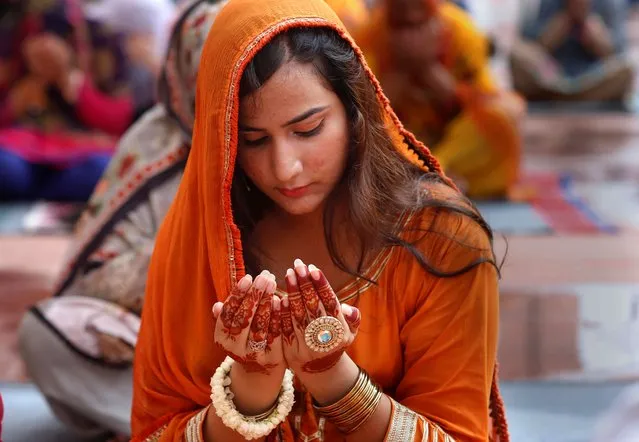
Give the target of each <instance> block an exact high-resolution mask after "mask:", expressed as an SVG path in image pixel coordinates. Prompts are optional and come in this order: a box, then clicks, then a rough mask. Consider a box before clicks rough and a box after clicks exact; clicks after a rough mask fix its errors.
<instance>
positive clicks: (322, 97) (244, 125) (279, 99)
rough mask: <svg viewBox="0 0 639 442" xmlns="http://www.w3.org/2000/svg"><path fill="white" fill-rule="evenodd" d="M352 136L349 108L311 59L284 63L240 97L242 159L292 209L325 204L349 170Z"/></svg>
mask: <svg viewBox="0 0 639 442" xmlns="http://www.w3.org/2000/svg"><path fill="white" fill-rule="evenodd" d="M348 139H349V130H348V119H347V116H346V109H345V108H344V106H343V105H342V102H341V101H340V99H339V97H338V96H337V95H336V94H335V93H334V92H333V91H331V90H330V89H329V88H328V87H327V86H326V85H325V83H324V82H323V81H322V80H321V79H320V77H319V75H318V74H317V72H316V71H315V69H314V68H313V66H312V65H311V64H299V63H297V62H288V63H286V64H284V65H283V66H282V67H281V68H280V69H279V70H278V71H277V72H276V73H275V74H274V75H273V76H272V77H271V78H270V79H269V80H268V81H267V82H266V83H265V84H264V85H263V86H262V87H261V88H260V89H258V90H257V91H256V92H254V93H253V94H252V95H249V96H247V97H245V98H243V99H242V101H241V103H240V124H239V149H238V162H239V165H240V167H241V168H242V170H243V171H244V173H246V175H247V176H248V177H249V178H250V179H251V181H252V182H253V183H254V184H255V185H256V186H257V187H258V188H259V189H260V190H261V191H262V192H264V194H266V195H267V196H268V197H269V198H270V199H271V200H273V201H274V202H275V203H276V204H277V205H278V206H279V207H280V208H281V209H282V210H284V211H285V212H287V213H289V214H291V215H306V214H309V213H312V212H314V211H316V210H317V209H319V208H320V207H321V206H322V204H323V203H324V201H325V200H326V198H327V197H328V195H329V193H330V192H331V191H332V190H333V189H334V188H335V186H336V184H337V183H338V182H339V180H340V178H341V177H342V174H343V173H344V169H345V167H346V158H347V154H348Z"/></svg>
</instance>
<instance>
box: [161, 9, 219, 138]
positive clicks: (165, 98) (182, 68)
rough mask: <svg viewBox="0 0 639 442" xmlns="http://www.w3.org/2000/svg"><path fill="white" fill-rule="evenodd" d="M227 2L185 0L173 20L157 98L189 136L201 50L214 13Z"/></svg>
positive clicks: (191, 128) (193, 116)
mask: <svg viewBox="0 0 639 442" xmlns="http://www.w3.org/2000/svg"><path fill="white" fill-rule="evenodd" d="M225 3H226V2H218V3H213V4H210V3H207V2H201V1H196V2H188V3H187V4H186V5H185V6H184V12H183V13H182V15H181V18H180V19H179V20H178V21H177V22H176V26H175V29H174V31H173V35H172V36H171V41H170V43H169V48H168V52H167V58H166V64H165V68H164V72H163V74H162V77H161V79H160V91H159V95H160V102H161V103H162V104H163V105H164V107H165V108H166V109H167V111H168V112H169V114H170V115H171V116H172V117H173V118H175V120H176V121H177V122H178V123H179V124H180V126H181V127H182V129H183V130H184V132H185V134H186V135H187V136H188V138H189V139H190V137H191V132H192V130H193V120H194V119H195V112H194V110H195V81H196V80H197V71H198V66H199V64H200V54H201V53H202V47H203V46H204V41H205V40H206V36H207V34H208V31H209V29H210V28H211V25H212V24H213V20H214V19H215V16H216V15H217V13H218V12H219V10H220V9H222V7H223V5H224V4H225Z"/></svg>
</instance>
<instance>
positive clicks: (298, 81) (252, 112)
mask: <svg viewBox="0 0 639 442" xmlns="http://www.w3.org/2000/svg"><path fill="white" fill-rule="evenodd" d="M337 99H338V98H337V96H336V95H335V94H334V93H333V91H332V90H331V89H330V88H329V87H328V85H327V84H326V82H325V81H324V80H323V78H321V76H320V74H319V73H318V72H317V71H316V70H315V68H314V67H313V65H312V64H310V63H303V64H302V63H298V62H295V61H290V62H287V63H285V64H283V65H282V66H281V67H280V68H279V69H278V70H277V71H276V72H275V73H274V74H273V76H272V77H271V78H269V79H268V81H267V82H266V83H265V84H264V85H262V87H261V88H259V89H258V90H257V91H255V92H254V93H253V94H251V95H248V96H247V97H245V98H243V99H242V101H241V102H240V119H242V120H243V121H249V120H250V121H252V122H255V123H257V122H260V121H263V122H265V124H266V123H268V122H271V121H272V122H273V123H275V122H279V123H282V122H285V121H288V120H290V119H291V118H294V117H296V116H298V115H299V114H300V113H301V112H305V111H307V110H308V109H310V108H312V107H316V106H326V105H328V104H331V103H332V102H334V101H335V100H337ZM280 120H281V121H280Z"/></svg>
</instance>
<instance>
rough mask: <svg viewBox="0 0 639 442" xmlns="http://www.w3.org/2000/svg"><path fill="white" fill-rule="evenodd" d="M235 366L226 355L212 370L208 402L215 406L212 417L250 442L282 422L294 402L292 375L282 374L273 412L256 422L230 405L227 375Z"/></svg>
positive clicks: (230, 396) (230, 393) (230, 394)
mask: <svg viewBox="0 0 639 442" xmlns="http://www.w3.org/2000/svg"><path fill="white" fill-rule="evenodd" d="M234 363H235V361H234V360H233V358H231V357H229V356H227V357H226V359H224V361H223V362H222V363H221V364H220V366H219V367H218V368H217V369H216V370H215V374H214V375H213V377H211V402H212V403H213V406H214V407H215V414H217V415H218V416H219V417H220V419H222V422H223V423H224V425H226V426H227V427H229V428H230V429H232V430H234V431H236V432H237V433H239V434H241V435H242V436H243V437H244V438H245V439H248V440H253V439H259V438H261V437H264V436H267V435H268V434H269V433H270V432H271V431H273V430H274V429H275V428H276V427H277V426H278V425H279V424H281V423H282V422H284V419H286V416H288V414H289V413H290V412H291V409H292V408H293V403H294V402H295V390H294V387H293V372H291V371H290V370H288V369H287V370H286V372H285V373H284V380H283V381H282V390H281V391H280V395H279V396H278V398H277V404H276V406H274V407H273V410H272V411H271V412H270V413H269V414H268V415H267V416H266V417H264V418H262V417H261V416H260V417H259V419H256V417H254V416H253V417H251V416H244V415H243V414H241V413H240V412H239V411H237V409H236V408H235V404H234V403H233V393H232V392H231V389H230V385H231V378H230V377H229V372H230V371H231V366H232V365H233V364H234Z"/></svg>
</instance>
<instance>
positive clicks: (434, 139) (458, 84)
mask: <svg viewBox="0 0 639 442" xmlns="http://www.w3.org/2000/svg"><path fill="white" fill-rule="evenodd" d="M355 40H356V41H357V42H358V44H359V45H360V47H361V48H362V50H363V51H364V54H365V55H366V59H367V60H368V62H369V64H370V65H371V67H372V69H373V71H374V72H375V73H376V75H377V77H378V78H379V79H380V82H381V83H382V86H383V88H384V92H385V93H386V95H387V96H388V98H389V99H390V101H391V104H392V105H393V108H394V109H395V110H396V112H397V114H398V116H399V117H400V119H401V120H402V122H403V123H404V124H405V125H406V126H407V127H408V129H409V130H411V131H413V132H414V133H415V134H416V135H417V136H418V137H419V138H420V139H421V140H422V141H424V142H425V143H426V144H428V145H430V146H431V147H432V149H433V153H434V154H435V156H436V157H437V159H438V160H439V161H440V162H441V164H442V166H443V168H444V170H446V172H447V173H449V174H450V175H451V176H453V177H454V178H455V179H456V181H457V182H458V184H460V186H461V187H462V188H464V190H465V191H466V193H467V195H468V196H470V197H471V198H477V199H493V198H504V197H508V196H509V195H510V193H511V191H512V190H513V188H514V187H515V184H516V182H517V179H518V174H519V167H520V149H521V137H520V131H519V127H518V122H519V121H520V119H521V118H522V117H523V115H524V113H525V103H524V102H523V101H522V100H521V99H520V98H519V97H518V96H517V95H515V94H513V93H509V92H506V91H503V90H500V89H499V87H498V86H497V84H496V82H495V80H494V79H493V76H492V74H491V71H490V66H489V62H488V56H489V44H488V42H487V39H486V38H485V36H484V35H482V33H481V32H480V31H479V30H478V29H477V28H476V27H475V25H474V24H473V22H472V19H471V18H470V17H469V16H468V15H467V13H465V12H464V11H463V10H462V9H460V8H459V7H458V6H456V5H454V4H453V3H452V2H449V1H438V0H384V1H383V2H381V4H379V5H378V7H377V8H376V9H375V11H374V12H373V14H372V18H371V21H370V23H369V24H368V26H366V27H365V29H363V30H362V31H361V32H359V33H357V34H356V36H355Z"/></svg>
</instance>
